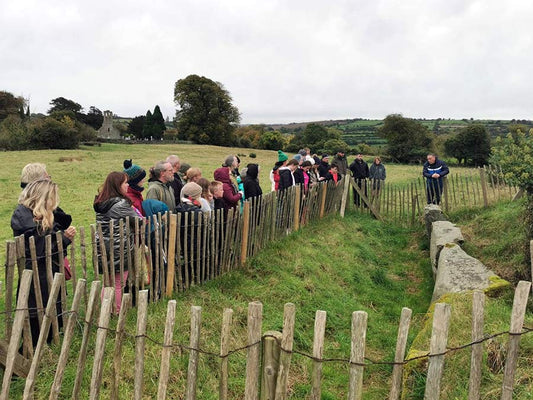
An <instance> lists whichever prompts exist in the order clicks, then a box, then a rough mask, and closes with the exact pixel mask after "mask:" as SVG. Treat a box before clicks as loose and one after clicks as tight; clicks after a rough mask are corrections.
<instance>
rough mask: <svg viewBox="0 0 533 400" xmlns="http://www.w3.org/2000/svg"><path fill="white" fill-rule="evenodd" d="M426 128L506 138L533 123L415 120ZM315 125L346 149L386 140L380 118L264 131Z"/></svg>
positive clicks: (282, 129) (270, 126)
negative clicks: (339, 136) (481, 128)
mask: <svg viewBox="0 0 533 400" xmlns="http://www.w3.org/2000/svg"><path fill="white" fill-rule="evenodd" d="M417 120H418V121H419V122H421V123H422V124H424V125H425V126H427V127H428V129H429V130H430V131H431V132H433V133H434V134H435V135H445V134H452V133H455V132H456V131H457V130H458V129H461V128H464V127H465V126H467V125H469V124H483V125H485V127H486V129H487V130H488V132H489V133H490V135H491V136H492V137H497V136H502V135H506V134H507V133H508V132H509V126H510V125H516V124H519V125H524V126H525V128H526V129H527V130H529V129H531V128H533V121H530V120H514V119H513V120H475V119H466V118H464V119H458V120H454V119H443V118H437V119H417ZM311 123H313V124H318V125H322V126H325V127H330V128H336V129H339V130H340V131H342V132H343V139H344V141H345V142H346V143H348V144H349V145H350V146H354V145H357V144H360V143H366V144H368V145H382V144H385V143H386V141H385V140H384V139H382V138H380V137H379V136H378V134H377V129H378V128H379V127H380V126H381V125H382V124H383V120H381V119H363V118H354V119H341V120H327V121H310V122H297V123H296V122H293V123H290V124H267V125H265V126H266V128H267V129H272V130H277V131H280V132H282V133H296V132H299V131H301V130H303V129H305V127H306V126H307V125H308V124H311Z"/></svg>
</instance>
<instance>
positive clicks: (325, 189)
mask: <svg viewBox="0 0 533 400" xmlns="http://www.w3.org/2000/svg"><path fill="white" fill-rule="evenodd" d="M320 187H321V188H322V196H321V197H320V214H319V216H320V218H324V212H325V210H326V196H327V194H328V184H327V183H320Z"/></svg>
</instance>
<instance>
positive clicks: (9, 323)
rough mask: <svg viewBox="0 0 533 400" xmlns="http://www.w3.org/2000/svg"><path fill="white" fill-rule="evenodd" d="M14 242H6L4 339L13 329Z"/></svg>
mask: <svg viewBox="0 0 533 400" xmlns="http://www.w3.org/2000/svg"><path fill="white" fill-rule="evenodd" d="M15 256H16V253H15V242H14V241H12V240H8V241H7V242H6V259H7V264H6V268H5V279H6V297H5V302H4V303H5V311H6V338H8V337H10V336H11V332H12V328H13V315H12V312H13V282H14V279H15V262H16V260H15Z"/></svg>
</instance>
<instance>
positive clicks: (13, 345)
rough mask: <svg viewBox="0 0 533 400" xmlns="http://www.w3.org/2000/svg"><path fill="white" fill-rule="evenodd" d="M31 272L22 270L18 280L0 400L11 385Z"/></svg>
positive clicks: (26, 304)
mask: <svg viewBox="0 0 533 400" xmlns="http://www.w3.org/2000/svg"><path fill="white" fill-rule="evenodd" d="M13 244H14V243H13ZM31 278H32V272H31V271H30V270H28V269H25V270H24V271H22V278H21V281H20V290H19V296H18V300H17V311H15V320H14V322H13V326H12V329H11V337H10V340H9V347H8V350H7V357H6V367H5V369H4V379H3V382H2V392H1V393H0V400H7V399H8V398H9V388H10V386H11V376H12V375H13V370H14V364H15V356H16V354H17V352H18V348H19V341H20V336H21V335H22V326H23V324H24V319H25V318H26V314H27V313H28V310H27V308H28V297H29V294H30V285H31Z"/></svg>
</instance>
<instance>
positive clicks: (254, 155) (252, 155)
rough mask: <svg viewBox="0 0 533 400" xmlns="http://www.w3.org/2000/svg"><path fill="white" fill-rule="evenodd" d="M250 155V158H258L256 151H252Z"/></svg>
mask: <svg viewBox="0 0 533 400" xmlns="http://www.w3.org/2000/svg"><path fill="white" fill-rule="evenodd" d="M248 157H250V158H256V157H257V154H255V153H250V154H249V155H248Z"/></svg>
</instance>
